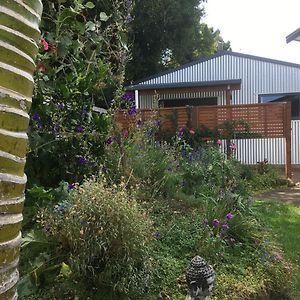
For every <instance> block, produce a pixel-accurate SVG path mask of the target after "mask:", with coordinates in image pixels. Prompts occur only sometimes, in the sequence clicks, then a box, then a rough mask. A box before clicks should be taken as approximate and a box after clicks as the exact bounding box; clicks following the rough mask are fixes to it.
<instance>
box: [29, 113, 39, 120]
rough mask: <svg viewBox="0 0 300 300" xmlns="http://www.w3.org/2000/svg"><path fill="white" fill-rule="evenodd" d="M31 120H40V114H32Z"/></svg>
mask: <svg viewBox="0 0 300 300" xmlns="http://www.w3.org/2000/svg"><path fill="white" fill-rule="evenodd" d="M31 117H32V120H40V118H41V117H40V115H39V114H33V115H32V116H31Z"/></svg>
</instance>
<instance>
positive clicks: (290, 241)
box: [256, 201, 300, 300]
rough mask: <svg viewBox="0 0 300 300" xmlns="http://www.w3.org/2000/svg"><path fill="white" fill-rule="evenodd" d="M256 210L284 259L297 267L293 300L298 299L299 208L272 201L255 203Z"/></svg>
mask: <svg viewBox="0 0 300 300" xmlns="http://www.w3.org/2000/svg"><path fill="white" fill-rule="evenodd" d="M256 208H257V209H258V211H259V213H260V214H261V217H262V219H263V220H264V221H265V224H266V226H268V227H270V228H271V234H272V235H273V236H274V237H275V239H276V240H277V241H278V243H279V244H280V246H281V247H282V249H283V250H284V253H285V256H286V258H288V259H289V260H290V261H291V262H292V263H294V264H295V265H296V266H298V273H297V278H296V282H295V295H294V298H293V300H299V299H300V207H299V206H298V207H297V206H295V205H292V204H287V203H281V202H274V201H272V202H271V201H257V204H256Z"/></svg>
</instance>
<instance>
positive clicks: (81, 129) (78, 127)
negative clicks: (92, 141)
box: [75, 125, 85, 133]
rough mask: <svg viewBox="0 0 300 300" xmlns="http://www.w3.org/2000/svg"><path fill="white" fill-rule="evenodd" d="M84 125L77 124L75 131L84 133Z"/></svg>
mask: <svg viewBox="0 0 300 300" xmlns="http://www.w3.org/2000/svg"><path fill="white" fill-rule="evenodd" d="M84 130H85V129H84V127H82V126H81V125H78V126H76V128H75V131H76V132H78V133H83V132H84Z"/></svg>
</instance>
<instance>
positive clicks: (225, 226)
mask: <svg viewBox="0 0 300 300" xmlns="http://www.w3.org/2000/svg"><path fill="white" fill-rule="evenodd" d="M221 228H222V231H226V230H228V229H229V225H228V224H227V223H224V224H223V225H222V227H221Z"/></svg>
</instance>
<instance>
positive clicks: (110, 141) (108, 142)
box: [105, 136, 114, 145]
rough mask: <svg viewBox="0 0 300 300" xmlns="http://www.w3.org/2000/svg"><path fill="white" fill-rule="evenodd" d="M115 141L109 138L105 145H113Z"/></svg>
mask: <svg viewBox="0 0 300 300" xmlns="http://www.w3.org/2000/svg"><path fill="white" fill-rule="evenodd" d="M113 141H114V139H113V137H112V136H110V137H108V138H107V139H106V140H105V144H106V145H111V144H112V143H113Z"/></svg>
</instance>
